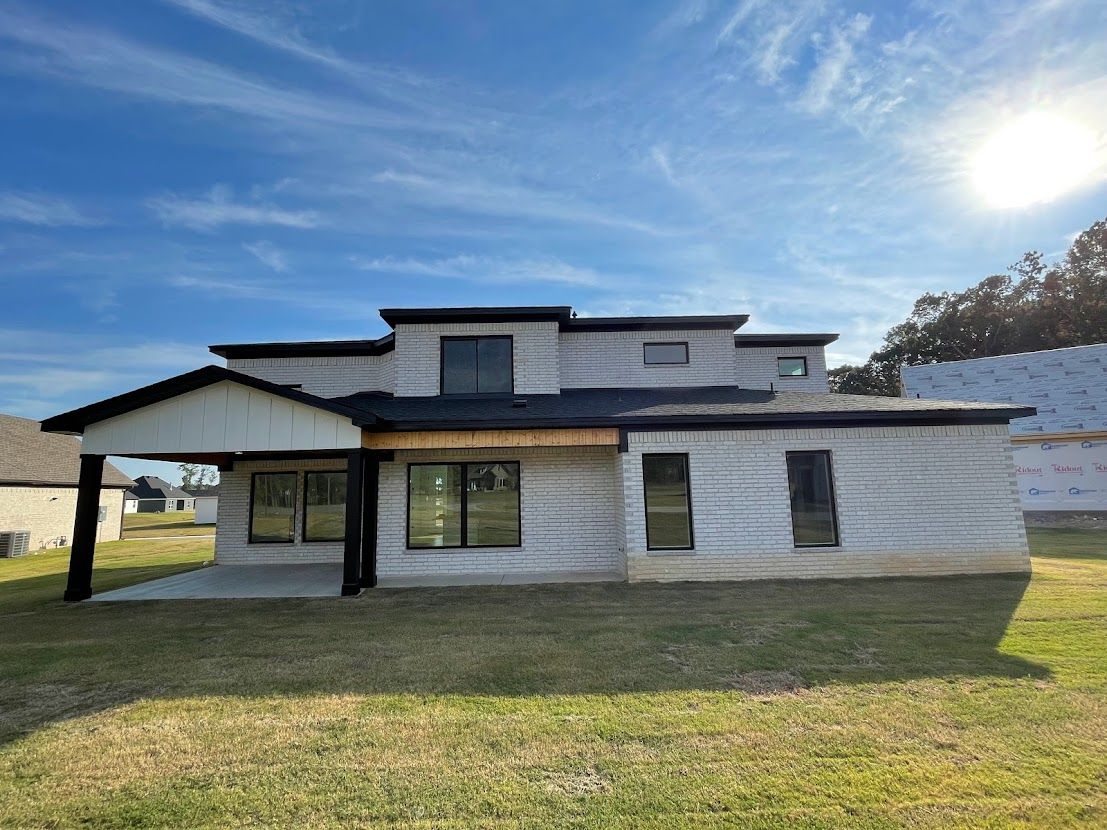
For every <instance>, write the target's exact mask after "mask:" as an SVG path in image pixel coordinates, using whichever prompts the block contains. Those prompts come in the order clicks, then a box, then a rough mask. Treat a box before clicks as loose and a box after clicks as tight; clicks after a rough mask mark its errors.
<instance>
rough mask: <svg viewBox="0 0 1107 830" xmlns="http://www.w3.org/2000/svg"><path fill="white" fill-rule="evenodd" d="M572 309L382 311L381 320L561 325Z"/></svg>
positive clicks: (547, 306) (551, 307)
mask: <svg viewBox="0 0 1107 830" xmlns="http://www.w3.org/2000/svg"><path fill="white" fill-rule="evenodd" d="M572 313H573V309H572V306H567V305H532V306H469V307H465V308H382V309H381V310H380V315H381V319H382V320H384V322H386V323H388V325H390V326H392V327H393V328H395V327H396V325H397V324H398V323H502V322H508V321H516V320H517V321H520V322H540V321H550V322H556V323H561V322H562V321H565V320H568V319H570V316H571V315H572Z"/></svg>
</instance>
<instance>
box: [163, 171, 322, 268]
mask: <svg viewBox="0 0 1107 830" xmlns="http://www.w3.org/2000/svg"><path fill="white" fill-rule="evenodd" d="M233 199H234V194H233V192H232V191H231V189H230V188H228V187H226V186H223V185H217V186H216V187H213V188H212V189H211V190H210V191H209V193H208V195H207V197H206V198H202V199H188V198H185V197H182V196H176V195H171V194H170V195H165V196H157V197H155V198H153V199H150V200H148V201H147V203H146V204H147V205H148V206H149V207H150V209H152V210H153V211H154V212H155V213H156V214H157V215H158V217H159V218H160V219H161V220H162V221H163V222H164V223H165V224H167V225H181V226H183V227H186V228H192V229H193V230H201V231H210V230H214V229H215V228H218V227H219V226H221V225H279V226H282V227H286V228H314V227H317V226H318V225H319V224H320V219H319V216H318V215H317V214H316V213H315V212H314V211H310V210H287V209H285V208H280V207H276V206H275V205H269V204H261V203H257V204H247V203H243V202H235V201H233ZM255 255H256V254H255Z"/></svg>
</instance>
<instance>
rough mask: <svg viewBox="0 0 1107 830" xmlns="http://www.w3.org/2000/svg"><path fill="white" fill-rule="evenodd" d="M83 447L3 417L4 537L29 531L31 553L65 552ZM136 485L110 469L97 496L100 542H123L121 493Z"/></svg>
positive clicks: (0, 485)
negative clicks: (58, 549) (35, 551)
mask: <svg viewBox="0 0 1107 830" xmlns="http://www.w3.org/2000/svg"><path fill="white" fill-rule="evenodd" d="M80 467H81V442H80V441H78V440H77V439H76V438H72V437H70V436H68V435H51V434H49V433H46V432H43V431H42V430H41V429H40V424H39V422H38V421H31V420H28V419H26V418H17V417H15V416H14V415H0V534H5V533H8V532H13V531H14V532H16V533H20V532H24V531H25V532H27V533H28V534H30V535H29V539H28V548H29V549H30V550H41V549H42V548H49V547H61V546H63V545H67V544H68V543H69V538H70V536H72V534H73V513H74V510H75V509H76V504H77V479H78V473H79V472H80ZM132 483H133V482H132V481H131V480H130V479H129V478H127V477H126V476H125V475H123V473H121V472H119V470H117V469H116V468H115V467H113V466H112V465H111V464H105V465H104V475H103V479H102V481H101V485H100V487H99V488H98V489H97V491H96V493H95V494H94V495H95V505H94V506H95V507H96V508H97V509H96V513H95V515H94V518H95V519H96V522H95V528H94V529H95V535H96V539H97V540H98V541H114V540H116V539H118V538H119V533H120V524H121V517H122V512H123V491H124V490H126V489H127V488H128V487H130V486H131V484H132Z"/></svg>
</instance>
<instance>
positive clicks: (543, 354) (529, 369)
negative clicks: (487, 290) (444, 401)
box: [395, 322, 559, 396]
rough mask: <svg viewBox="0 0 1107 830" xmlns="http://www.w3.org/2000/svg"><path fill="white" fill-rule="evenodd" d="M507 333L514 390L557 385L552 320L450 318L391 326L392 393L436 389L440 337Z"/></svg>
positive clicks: (538, 390)
mask: <svg viewBox="0 0 1107 830" xmlns="http://www.w3.org/2000/svg"><path fill="white" fill-rule="evenodd" d="M505 334H510V335H511V337H512V349H513V352H512V359H513V362H514V371H515V392H516V393H518V394H532V395H541V394H556V393H557V391H558V374H559V373H558V365H557V323H555V322H531V323H525V322H523V323H519V322H516V323H451V324H438V325H429V324H413V325H406V324H405V325H399V326H397V327H396V351H395V355H396V358H395V363H396V366H395V375H396V385H395V394H396V395H397V396H401V395H403V396H414V395H437V394H438V383H439V362H440V351H439V341H440V340H441V338H442V337H459V336H465V335H505Z"/></svg>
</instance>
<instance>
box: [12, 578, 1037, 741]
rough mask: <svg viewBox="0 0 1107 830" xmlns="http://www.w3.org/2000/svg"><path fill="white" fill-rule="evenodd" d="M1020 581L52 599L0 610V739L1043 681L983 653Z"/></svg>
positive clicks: (993, 651)
mask: <svg viewBox="0 0 1107 830" xmlns="http://www.w3.org/2000/svg"><path fill="white" fill-rule="evenodd" d="M112 570H113V571H114V573H111V572H100V573H98V577H97V589H98V590H106V589H107V588H108V587H109V586H110V585H111V584H116V585H118V584H124V583H126V582H137V581H141V579H142V577H143V576H145V574H143V573H139V572H138V571H143V570H146V569H112ZM180 570H184V568H181V569H180ZM20 582H25V583H33V584H27V585H21V584H20ZM59 584H60V583H59V580H58V577H57V576H48V577H34V578H29V579H27V580H22V581H14V582H11V583H8V588H14V589H15V590H18V591H21V592H23V595H24V596H39V595H45V594H46V593H50V594H51V597H56V596H57V594H56V589H57V586H58V585H59ZM1027 584H1028V579H1027V578H1026V577H1023V576H977V577H952V578H941V579H883V580H850V581H818V582H746V583H670V584H626V583H601V584H582V585H536V586H522V587H519V586H512V587H471V588H449V589H426V588H420V589H393V590H377V591H374V592H370V593H368V594H366V595H364V596H362V597H360V598H356V599H346V600H337V599H281V600H232V601H220V600H203V601H188V600H180V601H160V602H126V603H99V604H81V605H68V606H67V605H64V604H62V603H61V602H58V601H55V600H53V599H51V600H50V601H47V602H44V603H41V604H38V605H37V606H35V607H30V608H28V607H27V606H25V605H24V606H23V608H25V609H26V610H22V611H20V612H14V613H8V614H4V615H2V616H0V625H2V626H3V628H4V630H5V635H4V638H3V645H0V741H10V740H12V739H14V738H16V737H18V736H19V735H20V734H24V733H26V732H28V731H31V730H34V729H36V728H39V727H40V726H42V725H44V724H48V723H51V722H55V721H58V720H64V719H67V718H72V717H79V716H83V715H88V714H92V713H95V712H98V711H102V710H105V709H109V708H113V707H115V706H118V705H121V704H124V703H127V702H130V701H133V700H136V699H139V698H143V697H158V698H173V697H196V696H207V695H220V696H264V695H294V696H295V695H329V694H347V693H352V694H374V695H379V694H417V695H435V694H458V695H477V696H484V695H489V696H499V695H509V696H515V695H527V696H531V695H560V694H565V695H577V694H616V693H648V692H669V691H682V690H689V691H690V690H703V691H729V692H735V691H736V690H738V691H742V692H752V693H759V694H767V695H772V694H775V693H782V692H786V691H788V690H790V689H793V688H799V687H815V686H828V685H835V684H870V683H884V682H899V681H909V680H911V679H914V678H934V677H949V678H973V677H996V678H1015V677H1036V678H1041V677H1047V676H1048V674H1049V673H1048V671H1047V670H1046V669H1045V668H1044V667H1042V666H1040V665H1037V664H1035V663H1032V662H1029V661H1026V660H1023V659H1020V658H1018V657H1015V656H1012V655H1009V654H1004V653H1002V652H1001V651H999V649H998V646H999V643H1000V640H1001V639H1002V637H1003V635H1004V632H1005V630H1006V628H1007V625H1008V623H1009V621H1010V619H1011V617H1012V615H1013V614H1014V612H1015V609H1016V608H1017V607H1018V605H1019V603H1020V601H1021V599H1022V597H1023V594H1024V592H1025V591H1026V588H1027ZM5 590H7V588H6V589H5Z"/></svg>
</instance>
